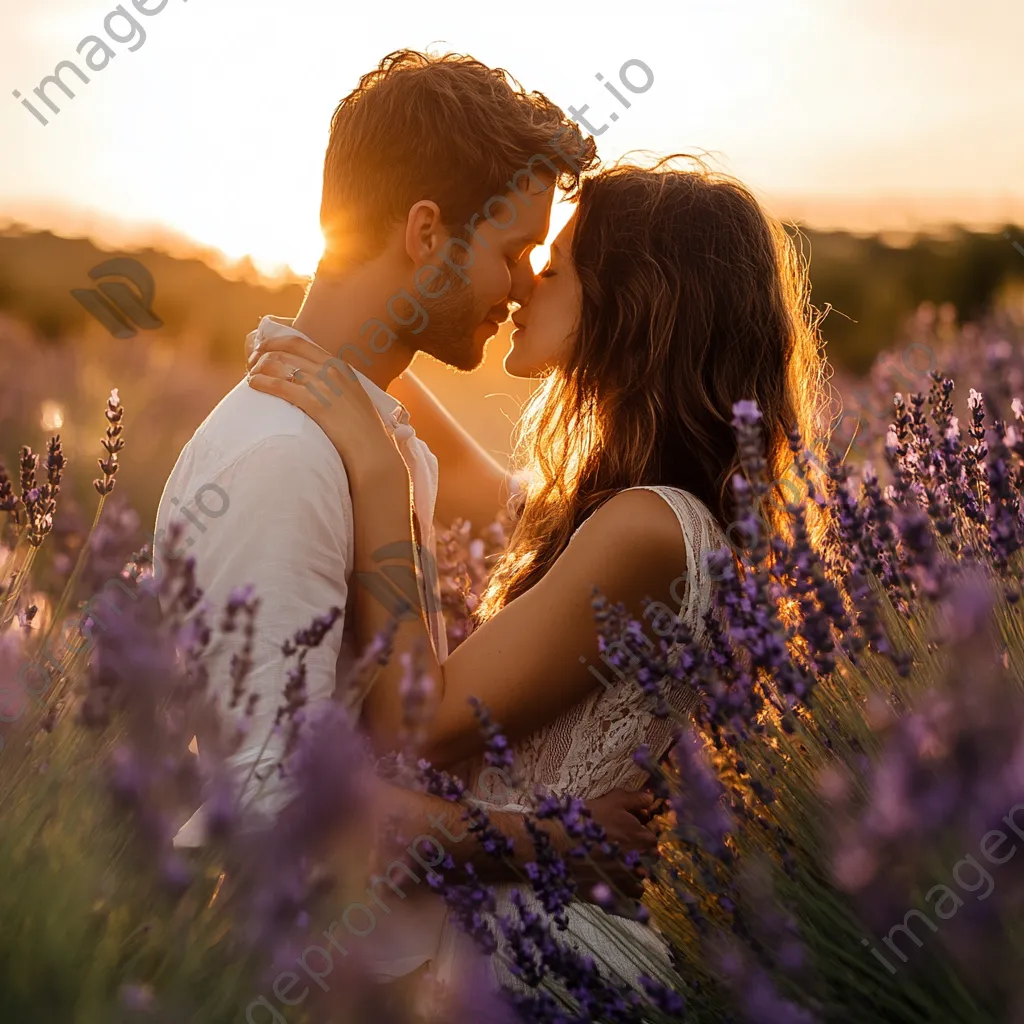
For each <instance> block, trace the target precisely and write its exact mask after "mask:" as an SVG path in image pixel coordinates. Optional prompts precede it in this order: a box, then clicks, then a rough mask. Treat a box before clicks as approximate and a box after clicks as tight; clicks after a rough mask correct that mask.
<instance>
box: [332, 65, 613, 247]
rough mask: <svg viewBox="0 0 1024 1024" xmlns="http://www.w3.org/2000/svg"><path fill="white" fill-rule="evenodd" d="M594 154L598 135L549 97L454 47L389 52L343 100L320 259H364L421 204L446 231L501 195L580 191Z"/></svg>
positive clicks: (459, 230) (335, 126)
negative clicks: (530, 185) (536, 188)
mask: <svg viewBox="0 0 1024 1024" xmlns="http://www.w3.org/2000/svg"><path fill="white" fill-rule="evenodd" d="M595 161H596V147H595V144H594V140H593V139H592V138H589V137H587V138H584V136H583V135H582V134H581V133H580V130H579V128H578V127H577V126H576V125H575V124H574V123H573V122H572V121H570V120H569V119H568V118H567V117H566V115H565V113H564V112H563V111H562V110H561V108H559V107H558V106H556V105H555V104H554V103H552V102H551V100H549V99H548V98H547V97H546V96H545V95H544V94H543V93H540V92H526V91H525V90H524V89H523V87H522V86H521V85H520V84H519V83H518V82H517V81H516V80H515V79H514V78H513V77H512V76H511V75H510V74H509V73H508V72H507V71H504V70H503V69H501V68H490V67H487V65H486V64H482V63H480V61H478V60H475V59H474V58H472V57H469V56H465V55H462V54H456V53H446V54H443V55H440V56H433V55H429V54H425V53H419V52H417V51H415V50H397V51H396V52H394V53H390V54H388V56H386V57H385V58H384V59H383V60H382V61H381V62H380V65H379V66H378V67H376V68H375V69H374V70H373V71H370V72H368V73H367V74H365V75H363V76H362V78H360V80H359V84H358V85H357V86H356V88H355V89H353V90H352V92H351V93H349V94H348V96H346V97H345V98H344V99H343V100H342V101H341V103H339V104H338V107H337V109H336V110H335V112H334V117H333V118H332V120H331V133H330V139H329V141H328V143H327V155H326V157H325V160H324V186H323V199H322V202H321V206H320V226H321V229H322V230H323V234H324V240H325V242H326V249H325V258H324V261H323V264H324V265H335V264H337V265H343V264H345V263H347V262H350V261H352V260H361V259H367V258H370V257H372V256H374V255H376V254H377V253H378V252H379V251H380V250H381V249H382V248H383V246H384V243H385V240H386V237H387V234H388V232H389V231H391V230H392V229H393V227H394V225H395V224H396V223H399V222H401V221H403V220H404V218H405V216H406V214H407V213H408V211H409V208H410V207H411V206H413V205H414V204H415V203H417V202H419V201H420V200H423V199H430V200H433V201H434V202H436V203H437V205H438V207H439V208H440V210H441V216H442V217H443V218H444V223H445V226H446V227H447V228H448V230H449V232H450V233H451V234H452V235H454V236H456V237H460V238H465V237H467V235H468V233H469V232H468V231H467V230H466V225H467V223H468V222H469V221H470V219H471V218H472V217H473V215H474V214H479V215H482V214H483V210H484V205H485V204H486V203H487V201H488V200H489V199H491V198H493V197H494V196H500V195H504V194H505V193H508V192H514V191H517V190H518V191H526V185H525V184H524V181H525V180H526V179H532V180H533V181H534V182H539V183H542V184H543V185H544V186H547V185H549V184H550V183H557V184H558V186H559V187H561V188H563V189H564V190H565V191H566V192H567V193H568V194H570V195H572V194H574V192H575V190H576V189H577V187H578V185H579V181H580V176H581V175H582V174H583V173H584V172H585V171H587V170H588V169H589V168H591V167H592V166H593V165H594V163H595Z"/></svg>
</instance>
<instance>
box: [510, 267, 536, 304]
mask: <svg viewBox="0 0 1024 1024" xmlns="http://www.w3.org/2000/svg"><path fill="white" fill-rule="evenodd" d="M536 286H537V278H536V276H535V275H534V273H533V267H532V266H531V265H530V261H529V259H526V258H524V259H521V260H520V261H519V262H518V263H517V264H516V265H515V266H514V267H513V268H512V287H511V288H510V289H509V293H508V297H509V298H510V299H511V300H512V301H513V302H518V303H519V305H520V306H525V305H526V303H528V302H529V301H530V296H531V295H532V294H533V289H534V288H535V287H536Z"/></svg>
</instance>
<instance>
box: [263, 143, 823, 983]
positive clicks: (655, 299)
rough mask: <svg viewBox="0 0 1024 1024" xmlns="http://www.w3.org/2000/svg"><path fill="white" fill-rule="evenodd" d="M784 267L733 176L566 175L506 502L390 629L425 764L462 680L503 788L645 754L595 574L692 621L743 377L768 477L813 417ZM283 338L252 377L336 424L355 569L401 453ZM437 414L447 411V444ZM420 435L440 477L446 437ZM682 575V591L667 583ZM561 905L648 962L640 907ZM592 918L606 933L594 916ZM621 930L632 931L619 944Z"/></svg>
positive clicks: (619, 771) (613, 780)
mask: <svg viewBox="0 0 1024 1024" xmlns="http://www.w3.org/2000/svg"><path fill="white" fill-rule="evenodd" d="M805 284H806V281H805V276H804V275H803V273H802V268H801V266H800V264H799V261H798V260H797V258H796V255H795V253H794V251H793V248H792V245H791V243H790V242H789V240H788V238H787V237H786V235H785V233H784V232H783V230H782V229H781V227H779V226H778V225H777V224H775V223H774V222H773V221H771V220H770V219H769V218H768V217H767V216H766V215H765V213H764V212H763V211H762V210H761V208H760V206H759V205H758V203H757V201H756V200H755V199H754V197H753V196H752V195H751V194H750V192H749V191H748V190H746V189H745V188H744V187H743V186H742V185H740V184H739V183H737V182H735V181H733V180H731V179H728V178H726V177H724V176H720V175H715V174H712V173H709V172H707V171H706V170H704V169H703V168H702V167H698V168H697V169H687V170H677V169H673V167H672V166H671V164H670V162H669V161H668V160H666V161H662V163H660V164H659V165H657V166H656V167H655V168H653V169H644V168H640V167H634V166H620V167H617V168H614V169H611V170H609V171H606V172H604V173H602V174H599V175H597V176H594V177H591V178H589V179H586V180H585V181H584V183H583V185H582V188H581V191H580V193H579V199H578V210H577V212H576V213H575V214H574V216H573V218H572V219H571V220H570V221H569V223H568V224H567V225H566V226H565V228H564V229H563V230H562V232H561V233H560V234H559V236H558V238H557V239H556V240H555V242H554V244H553V246H552V250H551V259H550V262H549V263H548V265H547V267H545V269H544V270H543V271H541V273H540V275H539V278H538V280H537V282H536V286H535V290H534V291H533V293H532V295H531V297H530V299H529V302H528V303H527V304H526V305H525V306H523V307H522V308H520V309H519V310H518V312H517V313H516V314H515V315H514V316H513V320H514V322H515V323H516V326H517V330H516V331H515V332H514V333H513V335H512V342H513V345H512V350H511V352H510V353H509V356H508V358H507V360H506V364H505V365H506V369H507V370H508V371H509V372H510V373H513V374H515V375H516V376H543V377H544V381H543V384H542V385H541V387H540V388H539V390H538V391H537V392H536V394H535V395H534V397H533V398H532V399H531V401H530V403H529V405H528V407H527V409H526V412H525V415H524V416H523V418H522V421H521V423H520V425H519V451H520V454H521V455H522V456H523V458H522V460H521V461H522V462H523V463H524V465H525V469H526V471H527V472H526V474H525V477H524V479H525V483H524V493H523V495H521V498H522V504H521V511H520V513H519V517H518V521H517V522H516V524H515V529H514V532H513V533H512V537H511V540H510V543H509V547H508V551H507V554H506V555H505V556H504V558H503V559H502V560H501V562H500V563H499V565H498V567H497V569H496V570H495V572H494V574H493V577H492V579H491V582H490V585H489V589H488V591H487V593H486V595H485V598H484V601H483V603H482V606H481V608H480V609H479V612H478V619H479V625H478V627H477V629H476V630H475V631H474V632H473V633H472V634H471V635H470V636H469V638H468V639H467V640H466V641H465V642H464V643H463V644H462V645H461V646H460V647H459V648H458V649H457V650H456V651H455V652H454V653H453V654H452V655H451V657H450V658H448V659H447V661H445V663H444V664H443V665H439V664H438V663H437V659H436V658H435V657H434V656H433V654H432V647H431V644H430V641H429V634H428V632H427V628H426V626H425V624H424V622H423V617H422V616H416V617H410V618H408V619H407V620H405V621H404V622H403V623H402V624H401V625H400V627H399V630H398V634H397V637H396V641H395V645H396V649H397V651H398V652H403V651H411V650H414V649H418V650H420V651H422V652H423V654H424V657H425V659H426V665H425V668H426V672H427V674H428V675H429V676H430V677H431V679H432V681H433V694H434V696H433V704H434V708H433V711H434V714H433V717H432V719H431V720H430V721H429V722H428V723H427V724H426V726H425V727H424V737H423V742H422V745H421V750H422V753H423V755H424V756H426V757H428V758H429V759H430V760H431V761H432V762H433V763H434V764H436V765H442V766H443V765H450V764H454V763H457V762H462V761H463V760H464V759H466V758H471V757H474V756H476V755H479V753H480V751H481V748H482V743H483V740H482V737H481V733H480V730H479V728H478V723H477V721H476V719H475V716H474V712H473V709H472V707H471V705H470V702H469V698H470V697H477V698H479V699H480V700H481V701H482V702H483V703H484V704H485V705H486V706H487V707H488V708H489V709H490V711H491V714H492V715H493V718H494V719H495V720H496V721H498V722H500V723H501V724H502V726H503V729H504V732H505V733H506V735H507V736H508V738H509V741H510V742H511V743H512V745H513V754H514V757H515V770H516V774H517V776H518V779H519V786H518V789H517V790H516V791H515V792H514V793H513V794H512V795H511V798H510V799H511V806H527V805H529V804H530V802H531V795H532V793H533V791H534V789H535V787H536V786H537V785H538V784H539V785H541V786H543V787H545V788H547V789H548V790H549V791H551V792H554V793H555V794H571V795H573V796H577V797H581V798H584V799H587V798H591V797H596V796H599V795H601V794H603V793H605V792H607V791H608V790H610V789H612V788H614V787H623V788H639V787H640V786H641V785H642V784H643V780H644V772H643V771H642V769H640V768H639V767H638V766H637V765H636V764H635V763H634V762H633V759H632V755H633V752H634V751H635V750H636V748H637V747H638V746H640V745H641V744H642V743H646V744H648V745H649V747H650V748H651V752H652V754H653V756H654V757H655V758H657V757H660V756H661V755H663V754H664V753H665V751H666V748H667V747H668V744H669V742H670V736H671V732H672V728H673V725H672V723H671V722H666V721H664V720H661V719H657V718H655V717H654V715H653V714H652V713H651V708H650V707H649V705H647V704H646V703H645V700H644V698H643V696H642V694H641V693H640V691H639V689H638V688H637V687H635V686H631V685H630V686H627V685H621V686H616V687H602V686H601V685H600V683H601V680H600V676H599V675H595V674H594V673H593V672H591V671H590V670H589V669H590V667H591V665H592V663H594V662H596V661H598V658H599V652H598V647H597V640H596V635H595V625H594V619H593V609H592V604H591V601H592V595H593V591H594V588H595V587H596V588H598V589H599V590H600V591H601V592H602V593H603V594H604V595H605V596H606V597H607V598H608V599H609V600H611V601H612V602H620V601H621V602H622V603H624V604H625V605H626V606H627V608H628V609H629V610H630V611H631V612H632V614H633V615H634V616H636V617H639V616H640V615H641V612H642V607H643V602H644V599H645V598H647V597H653V598H656V599H659V600H662V601H664V602H665V603H668V604H670V606H674V607H679V606H681V608H680V614H681V615H682V616H684V617H685V619H686V621H687V622H688V623H689V625H690V626H691V627H692V628H693V630H694V631H695V633H696V634H697V636H698V637H699V636H700V635H701V633H702V630H703V616H704V613H705V612H706V611H707V610H708V609H709V607H710V602H711V592H710V583H709V581H708V579H707V578H706V576H705V574H704V572H703V571H702V569H703V565H702V560H703V555H704V554H705V552H707V551H708V550H710V549H714V548H717V547H720V546H722V545H723V544H724V543H725V541H724V537H723V533H724V532H725V531H726V529H727V526H728V524H729V522H730V518H731V517H730V498H729V493H730V492H729V482H730V478H731V477H732V475H733V474H734V472H735V471H736V470H737V467H738V455H737V450H736V445H735V441H734V436H733V431H732V427H731V419H732V406H733V404H734V403H735V402H737V401H739V400H742V399H753V400H754V401H756V402H757V404H758V406H759V408H760V409H761V411H762V414H763V420H764V427H765V436H766V441H767V446H768V457H769V471H770V473H771V479H774V480H781V479H782V478H783V477H784V475H785V469H786V464H787V460H788V459H789V458H790V453H789V448H788V442H787V430H788V429H789V428H790V427H792V426H793V425H796V426H798V427H799V428H800V429H801V431H802V433H803V436H804V437H816V436H817V434H816V433H814V432H812V430H811V428H812V417H813V415H814V414H815V408H814V406H815V397H816V395H817V393H818V381H819V379H820V374H819V369H820V356H819V352H818V346H817V342H816V336H815V332H814V327H813V324H812V322H811V321H810V318H809V307H808V305H807V302H806V293H805ZM288 352H289V354H288V356H287V358H285V359H279V360H273V359H265V360H263V361H261V363H260V366H259V370H260V372H258V373H256V374H254V375H253V376H252V378H251V385H252V386H253V387H255V388H257V389H259V390H262V391H266V392H268V393H270V394H274V395H278V396H280V397H283V398H286V399H288V400H289V401H292V402H294V404H296V405H298V406H299V407H300V408H303V409H304V410H305V411H306V412H307V413H309V415H311V416H312V417H313V418H314V419H316V420H317V422H318V423H319V424H320V425H321V427H322V428H323V430H324V431H325V433H326V434H327V435H328V437H330V438H331V440H332V441H333V442H334V443H335V445H336V446H337V448H338V450H339V452H340V453H341V455H342V458H343V460H344V462H345V466H346V470H347V472H348V475H349V478H350V482H351V486H352V494H353V501H354V503H355V523H356V540H355V548H356V572H360V571H365V572H373V571H374V570H375V568H376V566H375V565H374V564H373V562H372V560H371V558H370V555H371V553H372V552H374V551H376V550H377V549H379V548H380V547H381V546H382V545H385V544H389V543H393V542H395V541H398V540H401V541H405V542H407V543H409V544H410V545H411V544H412V542H413V539H414V538H413V534H412V527H411V525H410V515H409V502H410V498H409V486H410V485H409V478H408V472H407V470H406V468H405V464H404V463H403V461H402V459H401V457H400V456H399V454H398V452H397V450H396V449H395V447H394V444H393V443H392V441H391V440H390V438H389V437H388V435H387V434H386V433H385V431H384V429H383V427H382V425H381V423H380V421H379V419H378V417H377V414H376V412H375V410H374V408H373V407H372V405H371V404H370V402H369V400H368V398H367V396H366V394H365V392H364V391H363V389H362V387H361V386H360V385H359V384H358V383H357V382H355V381H354V379H353V380H350V379H348V378H347V377H346V376H345V375H344V374H341V373H338V372H337V371H332V372H333V381H332V383H333V387H334V388H335V389H338V390H340V391H341V392H342V396H341V399H340V400H339V401H336V402H332V403H331V404H330V405H329V406H324V405H322V404H321V403H320V402H318V401H317V400H316V399H315V398H314V397H313V396H311V395H310V392H309V391H308V390H307V389H306V388H305V387H304V386H303V385H302V384H300V383H294V382H291V381H289V379H288V378H289V375H291V376H294V371H295V370H302V371H304V372H309V373H313V374H315V373H317V372H318V371H319V369H320V366H321V364H322V356H323V353H322V352H320V351H319V350H317V349H316V348H315V347H313V346H310V351H308V352H303V351H301V350H300V349H296V348H295V346H294V344H291V345H289V347H288ZM297 352H298V353H299V354H298V355H296V353H297ZM318 352H319V357H318V355H317V353H318ZM416 394H417V392H416V389H415V387H413V389H412V398H413V399H415V398H416ZM402 397H404V398H407V399H408V398H409V397H410V396H409V391H408V390H407V391H406V392H405V393H404V394H403V396H402ZM411 411H412V413H413V415H414V416H416V417H417V418H418V419H417V424H418V426H420V425H421V424H422V423H423V422H426V421H430V420H431V418H432V417H433V421H434V423H435V425H436V424H440V423H441V422H442V419H443V418H442V417H441V416H440V414H439V413H438V411H437V410H436V409H433V410H431V409H425V410H422V413H423V416H422V418H420V417H421V410H418V409H415V408H414V409H412V410H411ZM438 429H440V428H438ZM457 436H458V435H457V432H453V431H449V433H448V437H447V442H448V445H447V446H448V448H449V449H454V447H456V444H455V441H454V440H453V438H457ZM428 441H430V442H431V444H432V446H433V444H434V441H433V439H432V438H430V437H429V436H428ZM450 453H451V454H454V452H453V451H452V452H450ZM439 455H440V456H441V463H442V465H441V475H442V477H443V476H444V474H445V473H446V472H447V470H446V467H445V465H444V462H445V458H444V448H442V449H441V450H440V451H439ZM468 483H469V484H470V487H469V488H467V490H469V489H471V481H469V482H468ZM681 576H685V579H686V583H685V585H684V586H683V588H682V590H683V593H682V594H679V593H678V592H676V593H674V594H671V595H670V588H671V587H672V584H673V581H678V579H679V578H680V577H681ZM359 589H360V590H362V588H359ZM356 601H357V606H356V622H357V630H358V632H359V634H360V636H359V638H360V640H361V642H363V643H366V642H368V641H369V640H370V639H371V638H372V637H373V635H374V634H375V633H376V632H377V631H379V630H381V629H383V628H384V627H385V626H386V625H387V620H388V612H387V610H385V609H384V608H383V607H382V606H381V605H380V604H378V603H377V602H375V601H374V600H373V599H372V598H370V597H369V595H367V594H365V593H360V594H357V595H356ZM401 672H402V670H401V664H400V659H399V658H398V657H394V658H392V661H391V666H390V667H389V668H388V669H386V670H385V671H384V673H383V674H382V677H381V678H380V679H379V681H378V682H377V683H376V685H375V687H374V690H373V692H372V693H371V695H370V698H368V701H367V704H366V707H365V712H364V714H365V717H366V720H367V723H368V726H369V728H370V730H371V732H372V733H373V734H374V736H375V737H376V738H377V740H378V741H379V742H381V743H382V744H384V745H385V746H387V745H394V743H395V742H396V741H397V739H398V738H399V736H400V734H401V728H402V696H401V694H400V692H399V683H400V676H401ZM667 697H668V702H669V704H670V706H671V707H672V708H673V709H674V711H675V712H676V715H677V716H683V715H685V714H686V713H687V712H688V711H689V710H690V709H691V707H692V704H693V701H694V700H695V697H694V694H693V691H685V692H684V691H677V692H674V693H671V694H668V695H667ZM468 781H472V780H468ZM505 799H506V800H507V799H509V798H508V797H507V796H506V797H505ZM510 888H511V887H503V888H502V890H501V891H500V892H499V906H498V911H499V913H509V912H510V904H509V903H508V890H509V889H510ZM569 917H570V924H569V935H570V936H571V937H572V940H573V941H575V942H576V943H577V944H578V945H580V946H583V947H585V948H586V949H587V951H588V952H590V953H591V955H595V956H597V957H599V958H600V960H601V961H602V962H603V963H604V965H605V966H606V968H607V969H608V970H609V971H611V972H614V973H615V974H618V975H619V976H620V977H622V978H624V979H626V980H632V979H633V978H635V976H636V973H637V971H638V969H641V968H642V969H643V970H644V971H645V972H646V973H649V974H650V973H653V974H654V975H655V976H656V977H657V976H664V975H665V971H666V970H667V967H666V960H665V957H664V954H663V949H662V947H661V945H660V940H658V939H657V938H656V937H655V935H654V933H653V932H651V931H650V930H649V929H646V928H643V927H642V926H640V925H637V924H635V923H633V922H629V921H625V920H623V919H621V918H612V917H610V916H608V915H604V914H603V912H602V911H600V910H598V909H596V908H594V907H592V906H589V905H583V904H576V905H574V906H573V908H572V909H571V913H570V915H569ZM612 921H615V922H617V924H616V926H615V930H616V931H617V933H618V936H619V941H614V940H613V939H612V938H609V928H608V925H609V922H612ZM623 937H624V938H625V939H626V941H628V942H630V943H632V944H633V946H634V950H633V951H632V953H630V954H629V955H628V956H627V955H625V954H624V952H623V950H622V949H620V947H619V943H620V941H621V940H622V939H623ZM451 940H452V935H451V934H450V933H449V934H448V935H447V939H446V941H448V942H449V945H448V948H449V949H452V948H453V942H452V941H451ZM643 950H646V951H647V953H646V954H644V953H643V952H642V951H643ZM638 958H639V961H640V962H639V964H638V962H637V961H638ZM497 959H498V958H495V968H496V970H497V971H498V974H499V977H501V979H502V980H503V981H504V982H505V983H508V982H509V977H508V975H507V973H506V972H504V970H503V969H502V968H501V967H500V965H499V964H498V963H497ZM444 960H445V957H444V956H442V961H444ZM442 973H443V965H442Z"/></svg>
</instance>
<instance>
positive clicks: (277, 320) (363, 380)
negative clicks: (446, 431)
mask: <svg viewBox="0 0 1024 1024" xmlns="http://www.w3.org/2000/svg"><path fill="white" fill-rule="evenodd" d="M294 323H295V320H294V318H292V319H288V318H287V317H280V316H265V317H263V319H262V320H261V321H260V325H259V327H257V328H256V331H255V332H254V333H255V334H256V340H257V341H258V340H259V339H260V338H287V337H288V336H289V335H291V336H294V337H298V338H304V339H305V340H306V341H308V342H309V343H310V344H312V345H316V347H317V348H319V349H320V351H321V352H324V353H326V354H327V355H330V352H328V351H327V349H325V348H323V346H321V345H317V343H316V342H315V341H313V339H312V338H310V337H309V336H308V335H305V334H303V333H302V331H297V330H296V329H295V327H294V326H293V324H294ZM349 365H351V364H349ZM352 370H353V371H354V372H355V375H356V377H357V378H358V380H359V383H360V384H362V386H363V390H365V391H366V393H367V394H368V395H369V396H370V401H371V402H373V404H374V406H375V408H376V409H377V412H379V413H380V418H381V419H382V420H383V421H384V423H385V424H387V426H388V427H390V428H391V429H392V432H393V431H394V428H395V427H397V426H399V425H400V424H407V423H408V422H409V411H408V409H406V408H405V406H404V405H402V403H401V402H399V401H398V399H396V398H392V397H391V395H389V394H388V393H387V392H386V391H384V390H383V389H382V388H379V387H377V385H376V384H374V383H373V381H372V380H370V378H369V377H367V376H366V375H365V374H362V373H360V372H359V371H358V370H357V369H356V368H355V367H354V366H353V367H352Z"/></svg>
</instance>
